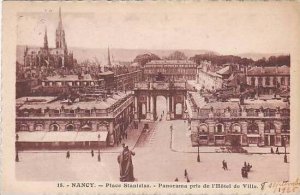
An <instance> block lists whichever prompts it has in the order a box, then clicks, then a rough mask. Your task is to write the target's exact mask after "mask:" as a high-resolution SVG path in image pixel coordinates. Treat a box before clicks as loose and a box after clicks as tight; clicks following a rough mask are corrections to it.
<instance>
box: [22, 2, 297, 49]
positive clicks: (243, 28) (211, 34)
mask: <svg viewBox="0 0 300 195" xmlns="http://www.w3.org/2000/svg"><path fill="white" fill-rule="evenodd" d="M203 5H204V4H196V3H195V4H193V5H191V4H181V6H178V5H175V4H167V5H166V4H147V5H145V4H144V5H142V4H134V5H130V4H129V5H127V4H125V6H123V7H121V6H120V5H116V4H113V3H111V4H99V5H98V6H96V5H95V6H90V7H83V8H82V9H79V10H77V9H75V8H70V7H67V6H65V4H64V6H61V9H62V20H63V26H64V29H65V33H66V40H67V44H68V47H83V48H107V47H108V46H109V47H111V48H125V49H149V50H151V49H178V50H180V49H205V50H211V51H216V52H218V53H221V54H238V53H248V52H255V53H289V51H290V50H291V47H292V46H291V45H292V43H293V40H294V38H295V35H294V34H293V31H295V30H294V29H295V28H298V27H297V25H298V23H297V22H299V21H298V20H296V19H295V18H296V17H295V13H294V12H292V11H291V9H292V8H291V7H288V8H286V9H285V8H284V7H282V6H274V5H276V4H267V3H266V4H262V6H254V5H251V4H249V6H248V7H247V6H242V5H241V4H233V5H230V6H222V7H220V6H219V5H217V4H209V5H205V6H203ZM227 5H229V4H227ZM58 10H59V6H52V7H51V9H42V8H41V9H40V11H39V9H34V11H30V10H26V11H25V12H22V13H19V14H18V19H17V23H18V28H17V29H18V30H17V41H18V44H20V45H37V46H42V45H43V36H44V31H45V28H46V27H47V32H48V42H49V46H50V47H54V43H55V29H56V28H57V25H58Z"/></svg>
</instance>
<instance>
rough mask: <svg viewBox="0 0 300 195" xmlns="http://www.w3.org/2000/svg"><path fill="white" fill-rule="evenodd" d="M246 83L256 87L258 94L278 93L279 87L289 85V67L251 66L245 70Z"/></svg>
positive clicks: (282, 87)
mask: <svg viewBox="0 0 300 195" xmlns="http://www.w3.org/2000/svg"><path fill="white" fill-rule="evenodd" d="M246 79H247V84H248V85H251V86H253V87H255V88H256V89H257V94H258V95H268V94H275V93H279V90H280V89H285V90H286V89H289V87H290V68H289V67H288V66H280V67H253V68H251V69H250V70H248V71H247V74H246Z"/></svg>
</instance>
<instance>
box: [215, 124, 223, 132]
mask: <svg viewBox="0 0 300 195" xmlns="http://www.w3.org/2000/svg"><path fill="white" fill-rule="evenodd" d="M215 130H216V133H223V132H224V127H223V125H222V124H217V126H216V127H215Z"/></svg>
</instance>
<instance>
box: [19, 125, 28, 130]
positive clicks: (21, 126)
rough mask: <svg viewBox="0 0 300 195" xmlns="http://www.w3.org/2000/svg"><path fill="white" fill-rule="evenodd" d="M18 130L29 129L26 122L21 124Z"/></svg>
mask: <svg viewBox="0 0 300 195" xmlns="http://www.w3.org/2000/svg"><path fill="white" fill-rule="evenodd" d="M19 130H20V131H29V126H28V125H27V124H21V125H20V128H19Z"/></svg>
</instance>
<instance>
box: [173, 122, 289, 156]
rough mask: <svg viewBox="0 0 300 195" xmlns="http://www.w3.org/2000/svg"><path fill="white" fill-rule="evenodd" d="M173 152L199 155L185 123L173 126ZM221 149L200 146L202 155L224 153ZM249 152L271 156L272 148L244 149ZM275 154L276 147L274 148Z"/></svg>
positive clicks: (281, 148) (282, 151) (282, 152)
mask: <svg viewBox="0 0 300 195" xmlns="http://www.w3.org/2000/svg"><path fill="white" fill-rule="evenodd" d="M173 127H174V130H173V131H172V142H171V150H172V151H174V152H182V153H197V152H198V147H192V142H191V138H190V133H191V132H190V131H189V130H188V124H187V123H184V122H183V121H176V124H174V125H173ZM221 147H223V146H200V147H199V152H200V153H222V151H221V149H220V148H221ZM243 148H244V149H245V150H247V152H248V154H271V146H265V147H257V146H249V147H243ZM278 149H279V153H281V154H284V147H278ZM273 150H274V152H275V151H276V147H274V146H273ZM286 152H287V153H289V147H287V148H286ZM225 153H226V152H225Z"/></svg>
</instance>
